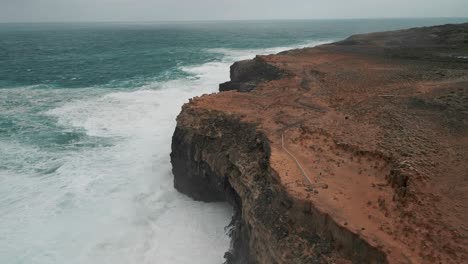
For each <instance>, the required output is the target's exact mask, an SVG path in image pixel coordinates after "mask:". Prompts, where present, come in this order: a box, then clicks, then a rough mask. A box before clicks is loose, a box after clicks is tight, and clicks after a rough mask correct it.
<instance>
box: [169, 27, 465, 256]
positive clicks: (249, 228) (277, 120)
mask: <svg viewBox="0 0 468 264" xmlns="http://www.w3.org/2000/svg"><path fill="white" fill-rule="evenodd" d="M467 58H468V24H461V25H446V26H438V27H430V28H418V29H410V30H403V31H394V32H384V33H373V34H367V35H357V36H353V37H350V38H348V39H346V40H344V41H341V42H337V43H333V44H329V45H323V46H319V47H316V48H308V49H301V50H293V51H288V52H283V53H280V54H277V55H269V56H260V57H257V58H256V59H254V60H252V61H244V62H240V63H237V64H235V65H234V66H233V67H232V68H231V79H232V80H231V82H228V83H227V84H222V85H221V86H220V89H221V90H232V89H235V90H239V91H241V92H242V93H240V92H237V91H227V92H222V93H218V94H214V95H205V96H202V97H199V98H195V99H193V100H191V102H189V103H187V104H185V105H184V106H183V108H182V112H181V113H180V115H179V116H178V118H177V128H176V131H175V133H174V136H173V142H172V154H171V161H172V164H173V173H174V177H175V178H174V185H175V187H176V188H177V189H178V190H179V191H181V192H182V193H185V194H187V195H189V196H191V197H193V198H194V199H196V200H201V201H207V202H209V201H220V200H227V201H229V202H230V203H231V204H232V205H233V206H234V208H235V211H236V215H235V216H234V218H233V223H232V225H233V231H232V241H233V248H232V251H231V252H229V253H227V254H226V258H227V260H228V262H229V263H262V264H263V263H265V264H266V263H268V264H270V263H288V264H289V263H462V262H463V261H464V260H466V259H468V253H467V250H468V240H467V231H468V226H467V225H466V223H468V209H467V204H468V203H467V202H468V197H467V193H468V184H467V179H466V177H467V175H468V60H467ZM246 91H250V92H246ZM309 180H310V182H309Z"/></svg>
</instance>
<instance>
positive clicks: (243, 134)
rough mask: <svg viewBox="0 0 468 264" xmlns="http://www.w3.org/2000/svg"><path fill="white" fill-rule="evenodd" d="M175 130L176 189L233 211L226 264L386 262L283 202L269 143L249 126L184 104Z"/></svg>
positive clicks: (310, 211) (296, 203)
mask: <svg viewBox="0 0 468 264" xmlns="http://www.w3.org/2000/svg"><path fill="white" fill-rule="evenodd" d="M177 124H178V125H177V128H176V131H175V133H174V137H173V142H172V153H171V161H172V165H173V173H174V186H175V188H176V189H177V190H179V191H180V192H182V193H184V194H187V195H188V196H190V197H192V198H194V199H195V200H201V201H207V202H209V201H220V200H227V201H228V202H229V203H230V204H231V205H233V207H234V210H235V215H234V217H233V219H232V223H231V226H232V231H231V232H232V233H231V237H232V250H231V251H230V252H228V253H226V255H225V257H226V260H227V263H233V264H237V263H238V264H245V263H284V264H286V263H325V262H329V261H331V260H332V259H333V260H336V259H342V256H341V255H340V254H337V253H336V252H341V253H342V255H344V256H346V258H349V259H351V260H354V261H356V262H359V263H365V262H366V263H385V262H386V261H385V257H384V254H383V253H382V252H380V251H379V250H378V249H377V248H375V247H372V246H370V245H369V244H367V243H366V242H365V241H363V240H361V239H360V238H359V237H358V236H356V235H354V234H352V233H350V232H348V231H347V230H346V229H343V228H340V227H339V226H338V225H336V224H335V223H334V222H333V221H332V220H331V219H330V218H329V217H328V216H327V215H326V214H324V213H323V212H320V211H319V210H317V209H315V208H313V206H311V204H309V203H306V202H304V201H300V200H297V199H295V198H293V197H290V196H288V194H287V193H286V192H285V190H284V187H283V186H282V185H281V183H280V182H279V179H278V175H277V173H276V172H275V171H274V170H273V169H272V168H271V167H270V166H269V158H270V152H271V150H270V143H269V142H268V139H267V138H266V137H265V135H264V134H263V133H262V132H260V131H257V128H256V125H255V124H251V123H246V122H243V121H241V119H239V118H238V117H235V116H230V115H226V114H225V113H222V112H216V111H205V110H203V109H198V108H193V107H192V106H189V105H186V106H184V108H183V110H182V113H181V114H180V115H179V117H178V119H177ZM206 124H210V125H206ZM344 245H347V246H346V247H343V246H344ZM348 245H352V247H348ZM340 247H342V248H341V249H340ZM342 249H345V250H342ZM351 249H352V250H351Z"/></svg>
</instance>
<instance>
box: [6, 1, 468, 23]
mask: <svg viewBox="0 0 468 264" xmlns="http://www.w3.org/2000/svg"><path fill="white" fill-rule="evenodd" d="M380 17H468V0H0V22H24V21H28V22H29V21H41V22H47V21H160V20H223V19H228V20H237V19H321V18H380Z"/></svg>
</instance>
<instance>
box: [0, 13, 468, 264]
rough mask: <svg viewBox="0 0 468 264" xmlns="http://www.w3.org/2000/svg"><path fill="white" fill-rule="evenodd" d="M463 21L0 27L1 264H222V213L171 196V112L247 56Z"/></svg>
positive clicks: (225, 216)
mask: <svg viewBox="0 0 468 264" xmlns="http://www.w3.org/2000/svg"><path fill="white" fill-rule="evenodd" d="M466 21H467V19H448V18H447V19H394V20H365V19H363V20H307V21H305V20H304V21H299V20H296V21H292V20H291V21H230V22H209V21H207V22H154V23H49V24H40V23H38V24H0V263H4V264H20V263H21V264H23V263H24V264H33V263H34V264H36V263H37V264H54V263H57V264H65V263H66V264H74V263H77V264H78V263H79V264H82V263H85V264H93V263H99V264H102V263H112V264H119V263H122V264H124V263H125V264H133V263H135V264H145V263H156V264H166V263H167V264H179V263H180V264H189V263H195V264H197V263H200V264H219V263H222V262H223V254H224V252H225V251H227V250H228V248H229V237H228V236H227V234H226V231H225V227H226V226H227V225H228V224H229V221H230V219H231V215H232V209H231V208H230V207H229V206H228V205H227V204H225V203H201V202H195V201H192V200H191V199H190V198H188V197H186V196H184V195H181V194H179V193H178V192H177V191H175V190H174V188H173V177H172V174H171V165H170V160H169V153H170V145H171V137H172V133H173V131H174V128H175V125H176V123H175V118H176V116H177V114H178V113H179V111H180V109H181V106H182V104H184V103H185V102H187V101H188V99H189V98H191V97H193V96H198V95H202V94H206V93H214V92H217V89H218V84H219V83H221V82H224V81H227V80H228V79H229V66H230V65H231V64H232V63H233V62H234V61H237V60H243V59H249V58H253V57H254V56H255V55H256V54H271V53H277V52H280V51H283V50H287V49H291V48H300V47H306V46H314V45H318V44H321V43H327V42H331V41H335V40H340V39H343V38H345V37H347V36H349V35H351V34H355V33H366V32H372V31H383V30H391V29H400V28H407V27H414V26H423V25H435V24H444V23H458V22H466Z"/></svg>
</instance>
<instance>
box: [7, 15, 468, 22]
mask: <svg viewBox="0 0 468 264" xmlns="http://www.w3.org/2000/svg"><path fill="white" fill-rule="evenodd" d="M398 19H468V16H467V17H457V16H454V17H448V16H440V17H349V18H260V19H256V18H253V19H203V20H202V19H200V20H198V19H193V20H190V19H187V20H89V21H85V20H68V21H55V20H51V21H0V24H34V23H37V24H40V23H42V24H59V23H64V24H71V23H187V22H243V21H244V22H249V21H306V20H310V21H326V20H398ZM467 22H468V21H467Z"/></svg>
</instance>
